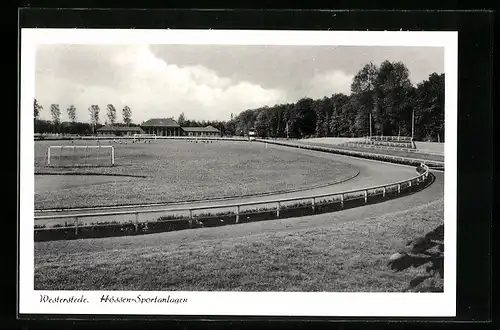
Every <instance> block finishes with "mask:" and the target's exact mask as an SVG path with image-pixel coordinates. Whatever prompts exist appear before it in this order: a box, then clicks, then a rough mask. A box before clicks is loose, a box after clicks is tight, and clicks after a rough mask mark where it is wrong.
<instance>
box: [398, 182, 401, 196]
mask: <svg viewBox="0 0 500 330" xmlns="http://www.w3.org/2000/svg"><path fill="white" fill-rule="evenodd" d="M400 193H401V184H400V183H398V194H400Z"/></svg>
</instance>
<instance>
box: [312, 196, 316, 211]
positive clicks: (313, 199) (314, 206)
mask: <svg viewBox="0 0 500 330" xmlns="http://www.w3.org/2000/svg"><path fill="white" fill-rule="evenodd" d="M312 210H313V212H315V211H316V198H315V197H313V198H312Z"/></svg>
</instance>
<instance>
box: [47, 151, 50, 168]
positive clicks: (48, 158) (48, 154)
mask: <svg viewBox="0 0 500 330" xmlns="http://www.w3.org/2000/svg"><path fill="white" fill-rule="evenodd" d="M47 165H50V147H48V148H47Z"/></svg>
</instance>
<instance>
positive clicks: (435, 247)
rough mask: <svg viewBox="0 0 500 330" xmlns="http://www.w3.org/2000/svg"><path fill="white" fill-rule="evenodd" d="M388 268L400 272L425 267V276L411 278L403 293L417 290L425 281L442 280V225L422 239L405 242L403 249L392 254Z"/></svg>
mask: <svg viewBox="0 0 500 330" xmlns="http://www.w3.org/2000/svg"><path fill="white" fill-rule="evenodd" d="M388 266H389V267H390V268H391V269H392V270H394V271H396V272H400V271H403V270H406V269H408V268H410V267H413V268H418V267H424V266H425V272H426V274H425V275H420V276H417V277H415V278H413V279H412V280H411V281H410V283H409V284H408V287H407V288H406V289H405V291H408V290H412V289H417V290H418V288H419V286H420V285H421V284H422V283H423V282H424V281H425V280H427V279H430V278H432V277H436V276H439V277H440V278H441V279H443V278H444V225H439V226H438V227H436V228H435V229H434V230H433V231H431V232H428V233H427V234H426V235H425V236H423V237H417V238H415V239H413V240H410V241H409V242H407V244H406V246H405V248H404V249H402V250H400V251H398V252H396V253H395V254H393V255H392V256H391V257H390V259H389V263H388Z"/></svg>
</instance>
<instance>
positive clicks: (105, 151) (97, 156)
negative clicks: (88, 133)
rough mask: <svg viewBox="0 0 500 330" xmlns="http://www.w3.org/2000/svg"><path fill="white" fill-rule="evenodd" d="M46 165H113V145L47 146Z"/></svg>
mask: <svg viewBox="0 0 500 330" xmlns="http://www.w3.org/2000/svg"><path fill="white" fill-rule="evenodd" d="M47 165H48V166H60V167H73V166H75V167H77V166H114V165H115V147H113V146H102V145H97V146H49V147H47Z"/></svg>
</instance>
